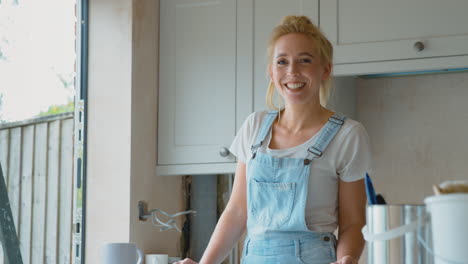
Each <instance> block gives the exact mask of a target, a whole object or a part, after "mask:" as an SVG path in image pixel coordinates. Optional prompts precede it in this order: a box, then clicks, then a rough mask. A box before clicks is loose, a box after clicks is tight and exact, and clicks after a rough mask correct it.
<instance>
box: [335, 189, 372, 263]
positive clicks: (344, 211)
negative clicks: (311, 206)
mask: <svg viewBox="0 0 468 264" xmlns="http://www.w3.org/2000/svg"><path fill="white" fill-rule="evenodd" d="M338 210H339V211H338V226H339V229H338V246H337V260H338V261H337V262H336V263H339V264H357V263H358V260H359V257H360V256H361V253H362V249H363V248H364V238H363V236H362V233H361V229H362V227H363V226H364V225H365V224H366V192H365V185H364V180H358V181H354V182H345V181H342V180H340V182H339V189H338Z"/></svg>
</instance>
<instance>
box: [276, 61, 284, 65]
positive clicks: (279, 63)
mask: <svg viewBox="0 0 468 264" xmlns="http://www.w3.org/2000/svg"><path fill="white" fill-rule="evenodd" d="M276 64H278V65H284V64H286V61H285V60H279V61H277V62H276Z"/></svg>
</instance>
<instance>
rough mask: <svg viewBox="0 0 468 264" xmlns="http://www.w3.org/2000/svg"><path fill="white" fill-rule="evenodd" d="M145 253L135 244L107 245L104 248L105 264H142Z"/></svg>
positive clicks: (103, 258) (103, 261)
mask: <svg viewBox="0 0 468 264" xmlns="http://www.w3.org/2000/svg"><path fill="white" fill-rule="evenodd" d="M142 262H143V252H142V251H141V250H140V249H139V248H138V247H137V245H135V244H134V243H107V244H105V245H104V246H103V247H102V262H101V263H103V264H142Z"/></svg>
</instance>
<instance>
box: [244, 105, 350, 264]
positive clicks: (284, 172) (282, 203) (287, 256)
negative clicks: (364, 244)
mask: <svg viewBox="0 0 468 264" xmlns="http://www.w3.org/2000/svg"><path fill="white" fill-rule="evenodd" d="M277 115H278V112H277V111H270V112H268V114H267V115H266V117H265V120H264V121H263V123H262V126H261V128H260V132H259V134H258V136H257V138H256V140H255V143H254V145H253V146H252V159H251V160H250V161H249V162H248V164H247V214H248V218H247V232H248V233H247V237H246V239H245V243H244V251H243V256H242V263H243V264H253V263H255V264H262V263H268V264H273V263H282V264H283V263H287V264H294V263H306V264H309V263H310V264H329V263H330V262H334V261H336V252H335V248H336V238H335V236H334V235H333V233H319V232H313V231H310V230H309V229H308V227H307V225H306V221H305V206H306V200H307V192H308V184H309V176H310V163H311V162H313V159H314V158H318V157H320V156H322V153H323V151H325V148H326V147H327V146H328V144H329V143H330V142H331V141H332V139H333V137H334V136H335V135H336V133H337V132H338V131H339V129H340V128H341V126H342V125H343V123H344V120H345V117H344V116H342V115H340V114H334V115H333V116H332V117H331V118H330V119H329V121H328V122H327V124H326V125H325V126H324V127H323V129H322V130H321V132H320V134H319V136H318V139H317V140H316V141H315V143H314V145H313V146H311V147H309V148H308V150H307V153H304V159H298V158H275V157H272V156H269V155H267V154H264V153H261V152H257V150H258V148H259V147H260V146H261V145H262V143H264V140H265V138H266V136H267V134H268V132H269V130H270V129H271V125H272V124H273V122H274V120H275V119H276V116H277ZM312 173H313V172H312ZM310 184H314V183H313V182H311V183H310Z"/></svg>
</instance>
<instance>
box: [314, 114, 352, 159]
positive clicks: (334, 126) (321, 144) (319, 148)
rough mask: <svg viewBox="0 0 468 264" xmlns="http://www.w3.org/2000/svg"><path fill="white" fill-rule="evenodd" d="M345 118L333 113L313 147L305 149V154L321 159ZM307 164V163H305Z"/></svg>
mask: <svg viewBox="0 0 468 264" xmlns="http://www.w3.org/2000/svg"><path fill="white" fill-rule="evenodd" d="M345 119H346V117H345V116H344V115H343V114H340V113H335V114H334V115H333V116H332V117H330V118H329V119H328V122H327V123H326V124H325V127H324V128H323V131H322V132H321V133H320V135H319V138H318V139H317V140H316V141H315V143H314V145H313V146H311V147H309V148H308V149H307V152H309V153H311V154H313V155H314V156H315V157H317V158H318V157H321V156H322V154H323V152H324V151H325V149H326V148H327V146H328V144H330V142H331V141H332V139H333V138H334V137H335V135H336V134H337V133H338V131H339V130H340V128H341V126H342V125H343V124H344V121H345ZM305 163H308V162H305Z"/></svg>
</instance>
